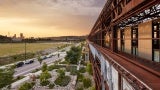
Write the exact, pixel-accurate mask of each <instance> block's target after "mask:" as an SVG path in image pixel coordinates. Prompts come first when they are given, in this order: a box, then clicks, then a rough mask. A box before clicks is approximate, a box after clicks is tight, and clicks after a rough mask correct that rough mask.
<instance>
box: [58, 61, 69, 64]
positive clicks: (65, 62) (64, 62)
mask: <svg viewBox="0 0 160 90" xmlns="http://www.w3.org/2000/svg"><path fill="white" fill-rule="evenodd" d="M59 64H68V62H67V61H63V62H60V63H59Z"/></svg>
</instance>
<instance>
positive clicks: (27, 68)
mask: <svg viewBox="0 0 160 90" xmlns="http://www.w3.org/2000/svg"><path fill="white" fill-rule="evenodd" d="M69 50H70V46H69V47H66V48H65V51H69ZM53 53H60V56H59V58H58V56H57V55H56V56H52V57H51V58H47V59H45V60H43V62H46V64H51V63H53V62H55V61H57V60H60V59H63V58H64V57H65V55H66V53H65V52H59V51H57V52H53ZM43 62H42V63H43ZM38 68H40V63H39V62H38V60H34V63H32V64H28V65H23V66H22V67H19V68H16V69H15V73H14V77H18V76H22V75H26V74H28V73H30V72H32V71H33V70H35V69H38Z"/></svg>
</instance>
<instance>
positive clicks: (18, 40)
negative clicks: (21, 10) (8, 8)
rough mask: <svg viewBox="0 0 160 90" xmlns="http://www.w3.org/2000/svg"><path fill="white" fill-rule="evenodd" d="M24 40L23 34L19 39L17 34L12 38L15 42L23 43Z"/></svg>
mask: <svg viewBox="0 0 160 90" xmlns="http://www.w3.org/2000/svg"><path fill="white" fill-rule="evenodd" d="M23 39H24V36H23V33H20V37H17V36H16V34H14V36H13V37H12V41H13V42H21V41H22V40H23Z"/></svg>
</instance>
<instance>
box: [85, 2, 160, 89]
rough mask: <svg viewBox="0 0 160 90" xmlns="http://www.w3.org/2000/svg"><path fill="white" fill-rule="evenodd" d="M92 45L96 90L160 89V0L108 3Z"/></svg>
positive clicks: (91, 39) (97, 24)
mask: <svg viewBox="0 0 160 90" xmlns="http://www.w3.org/2000/svg"><path fill="white" fill-rule="evenodd" d="M143 29H146V30H143ZM143 35H144V36H143ZM143 42H144V43H143ZM88 44H89V49H90V54H89V55H90V62H91V63H92V69H93V76H94V79H95V83H96V90H160V0H107V1H106V4H105V6H104V8H103V10H102V12H101V13H100V15H99V17H98V19H97V21H96V23H95V25H94V26H93V28H92V30H91V32H90V34H89V36H88ZM147 44H148V45H147ZM145 45H146V48H145Z"/></svg>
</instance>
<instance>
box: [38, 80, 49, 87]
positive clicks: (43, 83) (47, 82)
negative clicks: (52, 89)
mask: <svg viewBox="0 0 160 90" xmlns="http://www.w3.org/2000/svg"><path fill="white" fill-rule="evenodd" d="M49 83H50V82H49V81H48V80H44V81H41V82H40V84H41V85H42V86H47V85H49Z"/></svg>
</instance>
